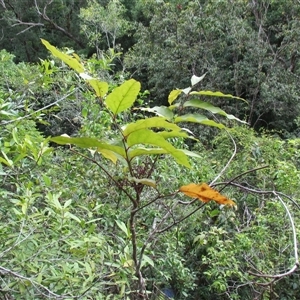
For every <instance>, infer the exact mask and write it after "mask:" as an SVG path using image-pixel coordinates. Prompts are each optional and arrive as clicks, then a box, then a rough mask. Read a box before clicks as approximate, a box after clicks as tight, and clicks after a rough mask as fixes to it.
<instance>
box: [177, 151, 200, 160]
mask: <svg viewBox="0 0 300 300" xmlns="http://www.w3.org/2000/svg"><path fill="white" fill-rule="evenodd" d="M178 150H180V151H182V152H183V153H184V154H185V155H187V156H190V157H197V158H203V156H201V155H200V154H198V153H195V152H193V151H189V150H186V149H178Z"/></svg>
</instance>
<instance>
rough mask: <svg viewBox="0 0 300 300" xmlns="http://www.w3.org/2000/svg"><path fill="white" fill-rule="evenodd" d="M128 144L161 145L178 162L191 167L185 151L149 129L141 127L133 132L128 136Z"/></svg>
mask: <svg viewBox="0 0 300 300" xmlns="http://www.w3.org/2000/svg"><path fill="white" fill-rule="evenodd" d="M127 144H128V146H129V147H131V146H133V145H138V144H149V145H153V146H158V147H161V148H162V149H165V150H166V151H167V153H168V154H171V155H172V156H173V157H174V158H175V160H176V162H177V163H179V164H181V165H184V166H186V167H188V168H190V163H189V161H188V159H187V156H186V155H185V154H184V153H183V152H181V151H179V150H178V149H176V148H175V147H174V146H172V145H171V144H170V143H169V142H167V141H166V140H165V139H164V138H163V137H162V136H160V135H159V134H157V133H155V132H153V131H151V130H149V129H141V130H137V131H135V132H133V133H131V134H130V135H129V136H128V139H127Z"/></svg>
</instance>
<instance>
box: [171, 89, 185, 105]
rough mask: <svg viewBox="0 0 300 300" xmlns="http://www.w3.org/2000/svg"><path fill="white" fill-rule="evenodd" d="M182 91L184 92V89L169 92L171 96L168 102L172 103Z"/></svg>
mask: <svg viewBox="0 0 300 300" xmlns="http://www.w3.org/2000/svg"><path fill="white" fill-rule="evenodd" d="M181 92H182V90H173V91H171V93H170V94H169V97H168V102H169V104H170V105H171V104H172V103H173V102H174V101H175V100H176V99H177V98H178V96H179V95H180V94H181Z"/></svg>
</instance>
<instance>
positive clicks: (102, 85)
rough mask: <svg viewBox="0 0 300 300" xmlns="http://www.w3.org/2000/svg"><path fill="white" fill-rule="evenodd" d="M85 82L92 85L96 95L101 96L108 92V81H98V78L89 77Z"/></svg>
mask: <svg viewBox="0 0 300 300" xmlns="http://www.w3.org/2000/svg"><path fill="white" fill-rule="evenodd" d="M87 82H88V83H89V84H90V85H91V86H92V87H93V89H94V90H95V92H96V95H97V96H98V97H100V98H103V97H104V96H105V95H106V94H107V92H108V83H107V82H103V81H100V80H98V79H95V78H93V79H89V80H87Z"/></svg>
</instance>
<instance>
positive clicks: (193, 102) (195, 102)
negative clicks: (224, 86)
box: [183, 96, 247, 124]
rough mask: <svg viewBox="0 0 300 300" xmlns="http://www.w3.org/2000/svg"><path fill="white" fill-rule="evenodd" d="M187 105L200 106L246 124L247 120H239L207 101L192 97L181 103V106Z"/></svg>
mask: <svg viewBox="0 0 300 300" xmlns="http://www.w3.org/2000/svg"><path fill="white" fill-rule="evenodd" d="M232 97H233V96H232ZM188 106H191V107H197V108H202V109H205V110H208V111H210V112H211V113H213V114H219V115H222V116H224V117H226V118H227V119H230V120H236V121H239V122H241V123H244V124H247V122H245V121H242V120H240V119H239V118H237V117H235V116H233V115H228V114H227V113H226V112H225V111H224V110H222V109H220V108H219V107H216V106H214V105H212V104H210V103H208V102H204V101H201V100H199V99H193V100H190V101H186V102H185V103H184V104H183V107H188ZM203 124H204V123H203Z"/></svg>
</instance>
